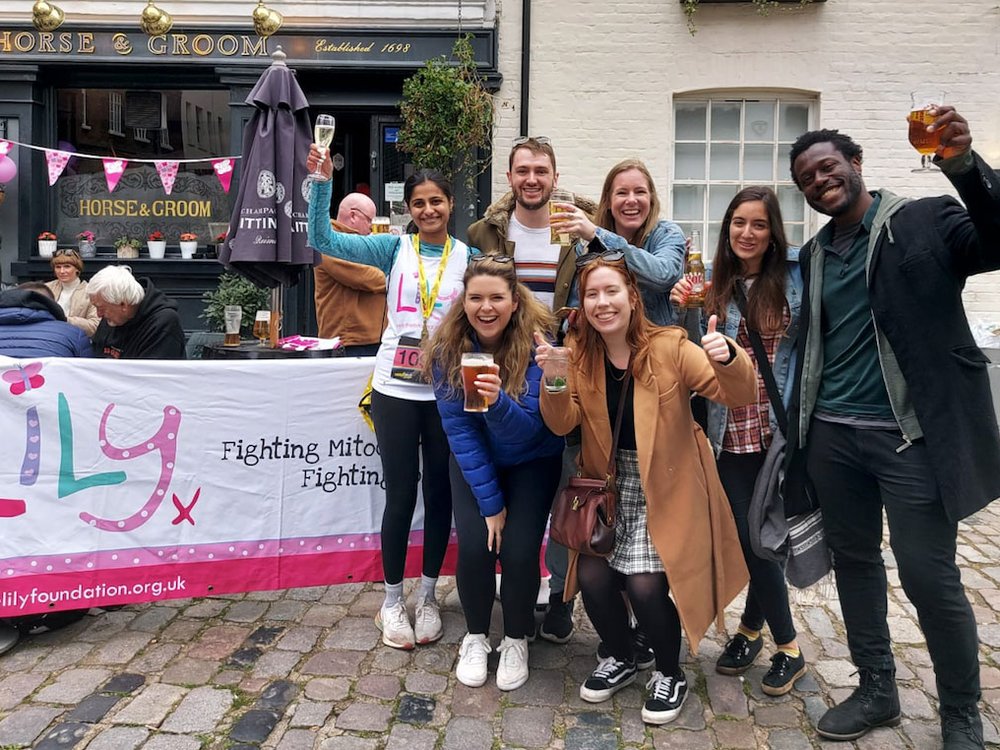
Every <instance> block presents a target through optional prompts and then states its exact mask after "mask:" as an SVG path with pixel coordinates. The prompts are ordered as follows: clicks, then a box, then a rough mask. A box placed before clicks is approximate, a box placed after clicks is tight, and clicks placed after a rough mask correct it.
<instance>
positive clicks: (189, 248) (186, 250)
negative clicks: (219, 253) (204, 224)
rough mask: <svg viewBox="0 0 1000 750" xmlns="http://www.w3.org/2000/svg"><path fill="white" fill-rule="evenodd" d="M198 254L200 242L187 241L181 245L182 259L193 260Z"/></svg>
mask: <svg viewBox="0 0 1000 750" xmlns="http://www.w3.org/2000/svg"><path fill="white" fill-rule="evenodd" d="M196 252H198V240H185V241H184V242H182V243H181V257H182V258H193V257H194V254H195V253H196Z"/></svg>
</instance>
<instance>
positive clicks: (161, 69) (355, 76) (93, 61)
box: [0, 24, 499, 334]
mask: <svg viewBox="0 0 1000 750" xmlns="http://www.w3.org/2000/svg"><path fill="white" fill-rule="evenodd" d="M246 32H247V29H246V27H245V26H243V27H242V28H240V30H226V29H217V28H213V29H211V30H204V31H199V30H197V29H193V28H189V29H174V30H172V31H171V32H170V33H168V34H165V35H161V36H147V35H145V34H144V33H142V32H141V31H139V30H135V31H116V30H113V29H108V28H103V27H102V28H80V27H70V25H69V24H66V25H65V26H63V27H60V28H59V29H58V30H56V31H53V32H41V31H37V30H35V29H34V28H33V27H31V26H30V25H26V26H24V27H8V28H0V138H3V139H6V140H8V141H11V142H14V143H15V144H18V145H14V146H13V148H12V149H11V151H10V153H9V155H8V158H10V159H11V160H12V161H13V162H14V164H15V166H16V175H14V176H13V177H11V178H10V179H9V180H8V181H7V182H6V184H4V185H3V187H4V194H3V203H2V204H0V275H2V279H3V281H4V282H13V281H17V282H20V281H27V280H30V279H40V280H48V279H50V278H52V270H51V267H50V260H49V259H48V258H42V257H40V255H39V251H38V242H37V238H38V236H39V234H40V233H42V232H53V233H55V234H56V235H57V236H58V245H59V247H75V246H76V245H77V235H78V234H79V233H81V232H85V231H89V232H93V233H94V235H95V236H96V243H97V255H96V257H93V258H86V259H85V263H86V267H85V271H84V277H85V278H89V277H90V276H91V275H92V274H93V273H94V272H96V271H97V270H99V269H100V268H102V267H103V266H105V265H107V264H112V263H120V262H121V263H128V264H129V265H131V266H132V268H133V271H134V272H135V273H136V275H137V276H148V277H150V278H152V280H153V283H154V284H155V285H156V286H157V287H159V288H160V289H162V290H163V291H165V292H166V293H167V294H168V295H170V296H171V297H173V298H174V299H176V300H177V302H178V304H179V306H180V309H181V316H182V319H183V321H184V327H185V329H186V330H188V331H194V330H199V329H203V328H204V327H205V324H204V321H202V320H200V319H199V316H200V314H201V312H202V309H203V303H202V294H203V292H204V291H206V290H208V289H213V288H214V287H215V285H216V283H217V279H218V276H219V274H220V273H221V272H222V271H223V268H222V266H221V265H220V264H219V262H218V261H217V260H216V259H215V258H214V241H215V238H216V237H217V235H218V233H219V232H220V231H223V230H224V229H225V227H226V225H227V224H228V222H229V218H230V213H231V205H232V203H231V202H232V199H233V198H234V197H235V195H236V187H237V185H238V182H239V172H240V163H241V162H240V161H239V160H237V161H236V162H235V173H234V174H233V176H232V184H231V189H230V191H229V193H228V194H227V193H226V191H225V190H224V189H223V187H222V183H221V181H220V180H219V178H218V177H217V175H216V173H215V171H214V169H213V164H212V161H213V160H214V159H218V158H222V157H227V156H239V151H240V148H241V145H242V134H243V128H244V126H245V125H246V123H247V121H248V120H249V118H250V116H251V114H252V112H251V108H250V107H248V106H247V105H246V104H245V101H244V100H245V99H246V96H247V94H248V93H249V92H250V89H251V88H252V87H253V85H254V84H255V83H256V81H257V79H258V77H259V76H260V74H261V73H262V72H263V70H264V69H265V68H266V67H267V66H268V65H269V64H271V61H272V58H271V54H272V53H273V52H274V51H275V50H276V49H277V48H278V47H279V46H280V47H281V49H282V51H283V52H284V53H285V54H286V55H287V64H288V65H289V67H291V68H293V69H294V70H295V71H296V74H297V77H298V81H299V84H300V85H301V87H302V90H303V91H304V93H305V95H306V97H307V98H308V100H309V102H310V117H312V118H315V116H316V115H318V114H321V113H328V114H332V115H334V116H335V117H336V122H337V128H336V135H335V138H334V143H333V146H332V148H331V154H332V155H333V158H334V165H335V168H336V171H335V172H334V178H333V179H334V183H333V201H334V206H335V205H336V203H337V202H339V200H340V198H342V197H343V196H344V195H345V194H346V193H349V192H351V191H355V190H359V191H361V192H367V193H369V194H370V195H371V196H372V199H373V200H374V201H375V203H376V205H377V206H378V208H379V213H380V214H383V215H386V216H389V215H391V214H392V213H393V212H396V213H398V212H399V210H400V205H399V204H398V203H396V201H398V200H399V197H398V196H399V193H400V191H401V183H402V181H403V180H404V179H405V178H406V176H408V174H409V173H410V171H411V170H412V168H413V167H412V165H411V164H409V163H408V161H407V159H406V156H405V154H403V153H401V152H400V151H398V150H397V149H396V137H397V133H398V130H399V126H400V119H399V110H398V103H399V99H400V97H401V91H402V84H403V81H404V79H405V78H406V77H407V76H408V75H410V74H411V73H412V72H413V71H415V70H416V69H418V68H419V67H421V66H422V65H423V64H424V62H425V61H426V60H428V59H431V58H434V57H438V56H440V55H446V56H447V55H449V54H450V53H451V49H452V45H453V44H454V42H455V39H456V37H457V33H458V32H457V31H456V30H455V29H413V30H405V29H371V30H356V29H351V30H349V31H339V30H332V29H331V30H330V31H329V32H324V31H323V30H317V29H316V28H309V29H308V30H302V29H291V30H288V29H284V28H283V29H282V30H281V31H280V32H279V33H277V34H275V35H273V36H271V37H267V38H264V37H260V36H257V35H256V34H254V33H253V32H252V31H251V33H246ZM471 34H472V44H473V49H474V51H475V56H476V62H477V66H478V67H479V69H480V70H481V71H482V73H483V74H484V76H485V77H486V78H487V80H488V81H490V82H491V83H492V85H493V86H499V74H498V72H497V41H496V31H495V30H494V29H476V30H474V31H472V32H471ZM29 146H32V147H35V148H29ZM43 149H55V150H59V151H63V152H67V153H69V154H70V158H69V160H68V162H67V163H66V164H65V167H64V169H63V171H62V173H61V174H60V176H59V177H58V179H56V181H55V183H54V184H52V185H51V186H50V184H49V165H48V163H47V159H46V155H45V152H44V150H43ZM100 157H107V158H111V159H122V160H126V161H127V162H128V163H127V166H126V168H125V170H124V172H123V173H122V174H121V177H120V180H119V182H118V183H117V186H116V187H115V189H114V190H113V191H111V190H109V186H108V181H107V179H106V175H105V167H104V162H103V161H102V159H101V158H100ZM139 160H148V161H139ZM157 160H158V161H176V162H179V165H178V171H177V174H176V178H175V181H174V183H173V189H172V192H171V193H170V194H169V195H168V194H167V193H166V191H165V189H164V186H163V183H162V181H161V177H160V174H159V173H158V171H157V168H156V166H155V164H154V161H157ZM489 185H490V175H489V173H486V174H483V175H480V177H479V178H478V189H477V190H476V191H475V192H474V193H473V194H469V193H464V192H463V188H462V187H461V186H460V185H456V190H457V191H458V193H457V194H456V219H455V220H456V230H457V231H458V232H459V233H460V234H462V233H464V229H465V228H466V227H467V226H468V224H470V223H471V222H472V221H473V220H474V219H475V218H476V216H477V215H479V213H480V212H481V210H482V208H484V207H485V206H484V205H481V203H482V202H486V201H488V200H489V194H490V188H489ZM479 196H483V198H482V201H481V200H480V198H479ZM156 231H159V232H161V233H162V234H163V235H164V237H165V239H166V240H167V253H166V256H165V257H164V258H163V259H151V258H149V257H148V253H147V251H146V238H147V237H148V236H149V235H150V234H151V233H153V232H156ZM184 233H193V234H196V235H197V236H198V243H199V252H198V254H197V255H196V256H195V257H194V258H193V259H184V258H182V257H181V254H180V250H179V240H180V235H181V234H184ZM122 236H127V237H134V238H137V239H139V240H141V242H142V249H141V251H140V256H139V258H137V259H135V260H128V261H120V260H118V259H117V257H116V251H115V247H114V242H115V240H116V239H118V238H119V237H122ZM285 322H286V327H285V331H286V332H289V333H302V334H314V333H315V319H314V313H313V304H312V278H311V274H303V279H302V281H300V283H299V284H298V285H297V286H296V287H294V288H293V289H292V290H290V292H289V293H288V295H287V298H286V321H285Z"/></svg>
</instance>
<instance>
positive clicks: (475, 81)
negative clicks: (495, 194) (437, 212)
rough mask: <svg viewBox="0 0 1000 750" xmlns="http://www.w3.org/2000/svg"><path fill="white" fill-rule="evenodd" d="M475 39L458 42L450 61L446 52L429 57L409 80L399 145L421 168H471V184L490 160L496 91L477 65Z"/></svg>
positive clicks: (468, 177) (448, 172)
mask: <svg viewBox="0 0 1000 750" xmlns="http://www.w3.org/2000/svg"><path fill="white" fill-rule="evenodd" d="M470 38H471V37H470V36H465V37H462V38H461V39H459V40H458V41H456V42H455V46H454V48H453V49H452V52H451V57H452V59H451V60H450V61H449V60H448V59H446V58H445V57H444V55H442V56H441V57H439V58H436V59H433V60H428V61H427V62H426V63H425V65H424V67H422V68H421V69H420V70H418V71H417V72H416V73H414V74H413V75H412V76H410V77H409V78H407V79H406V81H404V82H403V101H402V103H401V104H400V105H399V110H400V113H401V114H402V116H403V126H402V127H401V128H400V131H399V141H398V143H397V144H396V145H397V148H399V149H400V150H401V151H405V152H407V153H408V154H409V155H410V156H411V157H412V158H413V161H414V163H415V164H416V165H417V166H418V167H420V168H426V169H436V170H438V171H440V172H442V173H443V174H444V175H445V176H447V177H448V178H449V179H452V180H453V179H454V177H455V176H456V175H458V174H460V173H462V172H463V170H465V174H466V181H467V184H469V185H470V187H471V186H472V185H473V184H474V182H475V178H476V175H478V174H480V173H481V172H483V171H484V170H485V169H486V167H487V166H488V165H489V163H490V155H489V153H488V152H489V148H490V146H491V145H492V142H493V95H492V94H491V93H490V92H489V91H487V90H486V87H485V86H484V85H483V79H482V77H481V76H480V75H479V71H478V70H477V69H476V62H475V55H474V54H473V50H472V44H471V42H470V41H469V40H470Z"/></svg>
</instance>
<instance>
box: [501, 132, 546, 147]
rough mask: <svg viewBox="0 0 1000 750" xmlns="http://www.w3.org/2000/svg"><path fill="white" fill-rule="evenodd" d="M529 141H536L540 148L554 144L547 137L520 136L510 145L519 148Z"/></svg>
mask: <svg viewBox="0 0 1000 750" xmlns="http://www.w3.org/2000/svg"><path fill="white" fill-rule="evenodd" d="M528 141H534V142H535V143H537V144H538V145H539V146H548V145H551V143H552V139H551V138H549V137H548V136H547V135H519V136H518V137H517V138H515V139H514V140H512V141H511V142H510V145H511V146H513V147H514V148H517V147H518V146H523V145H524V144H525V143H527V142H528Z"/></svg>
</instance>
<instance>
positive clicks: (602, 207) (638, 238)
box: [594, 159, 660, 247]
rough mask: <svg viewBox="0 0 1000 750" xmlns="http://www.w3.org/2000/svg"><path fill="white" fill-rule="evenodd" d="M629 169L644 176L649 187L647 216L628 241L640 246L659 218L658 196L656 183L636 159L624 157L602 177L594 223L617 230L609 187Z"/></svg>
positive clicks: (647, 170) (643, 243) (643, 165)
mask: <svg viewBox="0 0 1000 750" xmlns="http://www.w3.org/2000/svg"><path fill="white" fill-rule="evenodd" d="M630 169H634V170H636V171H637V172H639V173H640V174H641V175H642V176H643V177H644V178H645V180H646V185H647V186H648V187H649V216H647V217H646V220H645V221H644V222H642V226H640V227H639V229H638V230H636V233H635V236H634V237H632V240H631V243H630V244H632V245H634V246H635V247H642V246H643V245H645V244H646V239H647V238H648V237H649V234H650V232H652V231H653V228H654V227H655V226H656V222H658V221H659V220H660V198H659V196H658V195H657V194H656V185H654V184H653V176H652V175H651V174H650V173H649V169H647V167H646V165H645V164H643V163H642V162H641V161H639V160H638V159H625V161H620V162H618V163H617V164H615V165H614V166H613V167H611V171H610V172H608V175H607V177H605V178H604V187H602V188H601V200H600V202H599V203H598V204H597V213H596V214H595V215H594V223H595V224H597V226H599V227H603V228H604V229H607V230H609V231H612V232H615V233H617V232H618V229H617V228H616V227H615V219H614V217H613V216H612V215H611V188H612V187H613V186H614V182H615V178H616V177H617V176H618V175H620V174H621V173H622V172H628V171H629V170H630Z"/></svg>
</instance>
